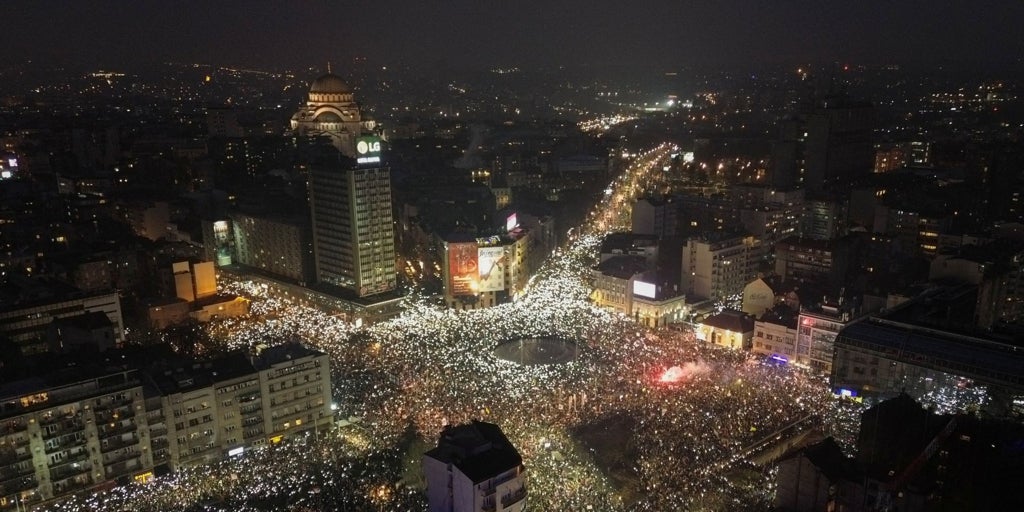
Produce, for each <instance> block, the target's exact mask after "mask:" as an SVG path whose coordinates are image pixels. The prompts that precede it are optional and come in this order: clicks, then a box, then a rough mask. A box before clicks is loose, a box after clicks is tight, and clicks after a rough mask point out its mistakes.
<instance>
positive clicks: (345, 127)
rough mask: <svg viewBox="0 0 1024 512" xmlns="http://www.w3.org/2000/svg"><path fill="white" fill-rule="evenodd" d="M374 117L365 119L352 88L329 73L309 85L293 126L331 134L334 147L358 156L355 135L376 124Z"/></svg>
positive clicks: (304, 132)
mask: <svg viewBox="0 0 1024 512" xmlns="http://www.w3.org/2000/svg"><path fill="white" fill-rule="evenodd" d="M374 124H375V123H374V122H373V121H363V120H362V117H361V116H360V114H359V104H358V103H356V101H355V99H354V97H353V96H352V89H351V88H349V86H348V84H347V83H345V81H344V80H342V79H341V77H339V76H338V75H335V74H333V73H331V72H330V67H328V69H327V74H326V75H323V76H321V77H320V78H317V79H316V80H313V83H312V84H310V86H309V96H308V98H307V100H306V106H304V107H302V108H300V109H299V111H298V112H296V113H295V115H293V116H292V120H291V128H292V131H293V132H294V133H295V134H296V135H306V136H321V135H325V136H328V137H330V139H331V143H332V144H333V145H334V147H336V148H338V150H339V151H341V152H342V153H344V154H345V155H347V156H350V157H353V158H354V157H355V156H356V138H357V137H359V136H360V135H362V134H363V132H364V131H367V132H369V131H371V130H373V128H374Z"/></svg>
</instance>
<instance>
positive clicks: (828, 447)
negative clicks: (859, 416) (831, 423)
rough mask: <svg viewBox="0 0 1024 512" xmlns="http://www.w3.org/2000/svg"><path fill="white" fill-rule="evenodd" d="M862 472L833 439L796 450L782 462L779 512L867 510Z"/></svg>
mask: <svg viewBox="0 0 1024 512" xmlns="http://www.w3.org/2000/svg"><path fill="white" fill-rule="evenodd" d="M860 476H861V472H860V471H859V470H858V468H857V465H856V463H855V462H854V460H853V459H851V458H849V457H847V456H846V455H844V454H843V451H842V449H841V448H839V445H838V444H836V442H835V440H833V439H832V438H831V437H829V438H826V439H825V440H824V441H821V442H819V443H816V444H813V445H811V446H807V447H804V448H800V449H797V450H794V451H792V452H790V453H788V454H786V455H784V456H783V457H782V458H781V459H780V460H779V463H778V476H777V477H776V482H778V489H777V490H776V492H775V509H776V510H785V511H789V512H816V511H819V510H834V511H844V512H852V511H855V510H858V511H859V510H864V508H862V507H861V505H862V501H863V489H862V487H861V486H860V485H858V484H859V480H860Z"/></svg>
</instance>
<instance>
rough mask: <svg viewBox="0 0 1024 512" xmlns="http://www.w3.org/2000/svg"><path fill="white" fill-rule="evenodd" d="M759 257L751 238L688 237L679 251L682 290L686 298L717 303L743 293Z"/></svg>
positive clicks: (759, 248)
mask: <svg viewBox="0 0 1024 512" xmlns="http://www.w3.org/2000/svg"><path fill="white" fill-rule="evenodd" d="M762 256H763V247H762V245H761V242H760V241H759V240H758V239H756V238H755V237H752V236H743V235H728V234H724V233H713V234H708V235H704V236H701V237H696V238H690V239H689V240H687V242H686V246H685V247H684V248H683V268H682V281H683V283H682V284H683V290H684V291H685V293H686V295H687V296H689V297H700V298H704V299H712V300H718V299H721V298H724V297H728V296H730V295H736V294H740V293H742V292H743V287H744V286H746V285H747V283H749V282H750V281H751V280H752V279H753V278H754V276H755V275H756V271H757V268H758V264H759V263H760V258H761V257H762Z"/></svg>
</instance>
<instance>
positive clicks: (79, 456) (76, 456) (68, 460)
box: [47, 448, 89, 470]
mask: <svg viewBox="0 0 1024 512" xmlns="http://www.w3.org/2000/svg"><path fill="white" fill-rule="evenodd" d="M88 458H89V452H88V450H86V449H85V448H82V449H81V450H78V451H76V452H71V453H68V454H67V456H66V457H64V458H62V459H60V460H57V461H53V460H52V459H51V461H50V463H49V464H47V465H48V466H49V467H50V469H51V470H52V469H53V468H56V467H58V466H63V465H64V464H74V463H76V462H81V461H83V460H85V459H88Z"/></svg>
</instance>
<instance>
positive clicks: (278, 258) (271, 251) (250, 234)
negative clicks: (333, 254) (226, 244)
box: [231, 213, 314, 283]
mask: <svg viewBox="0 0 1024 512" xmlns="http://www.w3.org/2000/svg"><path fill="white" fill-rule="evenodd" d="M231 218H232V222H231V226H232V227H233V228H234V250H235V255H236V258H235V259H236V260H237V262H238V263H241V264H242V265H247V266H250V267H253V268H256V269H259V270H262V271H264V272H268V273H270V274H273V275H275V276H281V277H284V278H287V279H291V280H294V281H296V282H299V283H308V282H311V281H312V280H313V278H314V271H313V236H312V233H311V231H310V228H309V222H308V220H300V219H293V218H275V217H270V216H257V215H249V214H244V213H235V214H232V216H231Z"/></svg>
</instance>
